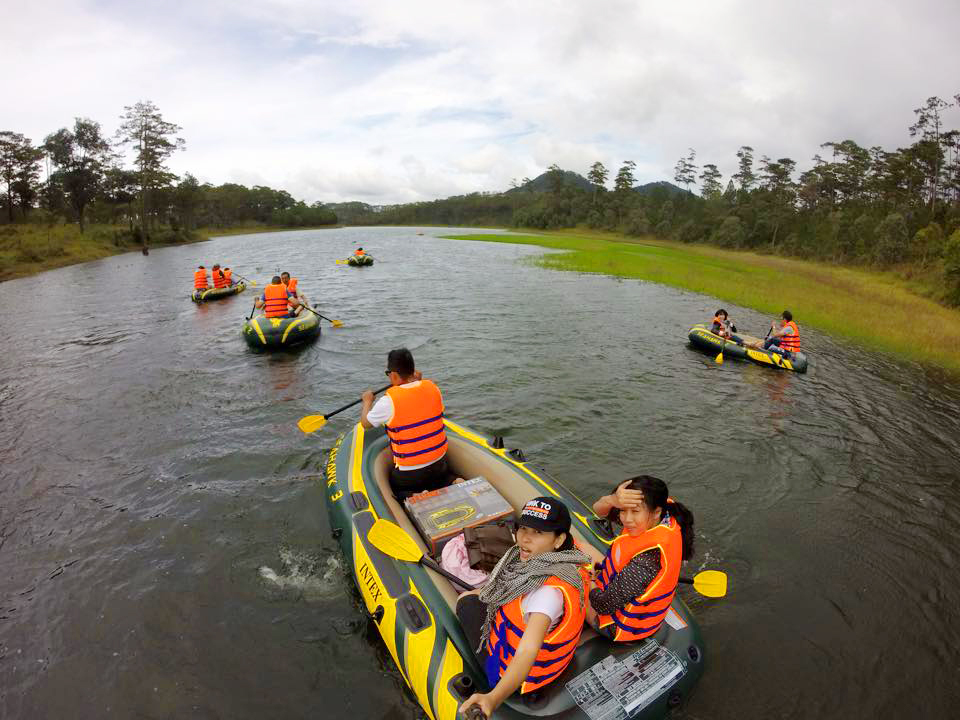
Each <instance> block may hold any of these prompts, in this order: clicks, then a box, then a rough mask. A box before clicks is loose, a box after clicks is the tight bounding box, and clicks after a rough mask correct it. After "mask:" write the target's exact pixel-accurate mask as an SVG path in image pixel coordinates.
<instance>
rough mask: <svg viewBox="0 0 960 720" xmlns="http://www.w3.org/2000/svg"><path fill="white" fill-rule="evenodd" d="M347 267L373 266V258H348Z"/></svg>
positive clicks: (358, 256)
mask: <svg viewBox="0 0 960 720" xmlns="http://www.w3.org/2000/svg"><path fill="white" fill-rule="evenodd" d="M347 265H352V266H353V267H367V266H368V265H373V256H372V255H351V256H350V257H348V258H347Z"/></svg>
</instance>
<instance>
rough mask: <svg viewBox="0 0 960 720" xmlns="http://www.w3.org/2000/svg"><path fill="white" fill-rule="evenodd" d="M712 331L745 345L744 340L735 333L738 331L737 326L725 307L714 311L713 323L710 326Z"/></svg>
mask: <svg viewBox="0 0 960 720" xmlns="http://www.w3.org/2000/svg"><path fill="white" fill-rule="evenodd" d="M710 332H712V333H713V334H714V335H719V336H720V337H722V338H726V339H727V340H732V341H733V342H735V343H736V344H737V345H743V340H741V339H740V338H739V337H737V336H736V335H735V334H734V333H736V332H737V326H736V325H734V324H733V323H732V322H731V321H730V316H729V315H728V314H727V311H726V310H724V309H723V308H720V309H719V310H717V312H716V313H714V315H713V325H711V326H710Z"/></svg>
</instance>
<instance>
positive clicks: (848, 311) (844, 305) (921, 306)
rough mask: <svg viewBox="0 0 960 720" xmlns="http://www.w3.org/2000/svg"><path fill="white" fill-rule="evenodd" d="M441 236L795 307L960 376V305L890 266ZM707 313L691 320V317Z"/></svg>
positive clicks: (594, 237)
mask: <svg viewBox="0 0 960 720" xmlns="http://www.w3.org/2000/svg"><path fill="white" fill-rule="evenodd" d="M514 232H516V231H514ZM443 237H444V238H446V239H450V240H467V241H480V242H500V243H511V244H518V245H537V246H540V247H544V248H550V249H554V250H561V251H563V252H560V253H550V254H547V255H542V256H540V257H538V258H536V259H535V262H536V264H537V265H539V266H541V267H545V268H550V269H554V270H566V271H573V272H586V273H596V274H603V275H611V276H615V277H623V278H632V279H637V280H647V281H650V282H655V283H659V284H661V285H669V286H671V287H675V288H679V289H681V290H689V291H692V292H696V293H700V294H703V295H710V296H712V297H715V298H717V299H719V300H721V301H722V302H723V303H732V304H736V305H740V306H743V307H748V308H751V309H753V310H757V311H759V312H765V313H769V314H770V315H771V317H773V316H775V315H779V314H780V312H781V311H782V310H783V309H784V308H789V309H790V310H791V311H792V312H793V314H794V317H795V319H796V320H797V321H798V324H799V325H800V327H801V328H803V326H804V325H808V326H810V327H814V328H816V329H817V330H820V331H824V332H826V333H828V334H830V335H832V336H834V337H836V338H840V339H843V340H846V341H851V342H853V343H856V344H858V345H861V346H863V347H864V348H868V349H870V350H879V351H881V352H885V353H888V354H890V355H893V356H896V357H899V358H901V359H906V360H911V361H915V362H918V363H921V364H925V365H932V366H935V367H937V368H940V369H946V370H950V371H952V372H953V373H960V311H958V310H953V309H950V308H947V307H944V306H943V305H940V304H938V303H936V302H934V301H933V300H929V299H927V298H925V297H922V296H920V295H918V294H916V293H915V292H913V291H911V289H910V288H909V286H908V284H907V282H906V281H904V280H901V279H899V278H897V277H895V276H894V275H893V274H892V273H884V272H877V271H870V270H862V269H855V268H849V267H843V266H833V265H826V264H822V263H816V262H810V261H807V260H797V259H794V258H785V257H780V256H777V255H760V254H757V253H752V252H746V251H740V250H723V249H720V248H716V247H713V246H710V245H703V244H689V245H686V244H682V243H673V242H667V241H662V240H657V239H655V238H627V237H625V236H621V235H617V234H614V233H604V232H594V231H576V230H569V231H567V230H562V231H545V232H543V231H541V232H538V233H517V234H515V235H492V234H491V235H487V234H476V233H474V234H468V235H446V236H443ZM705 319H706V318H691V319H690V324H691V326H692V325H693V324H694V323H696V322H700V321H703V320H705ZM687 329H688V328H682V331H683V332H684V333H685V332H686V331H687ZM880 331H882V333H881V332H880ZM679 332H680V331H679V330H678V333H679ZM801 333H802V329H801Z"/></svg>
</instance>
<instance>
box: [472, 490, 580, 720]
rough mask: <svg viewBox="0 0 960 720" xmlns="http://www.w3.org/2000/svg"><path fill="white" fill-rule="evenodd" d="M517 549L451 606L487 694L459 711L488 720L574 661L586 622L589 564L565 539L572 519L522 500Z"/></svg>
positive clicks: (558, 505)
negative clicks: (505, 704) (487, 687)
mask: <svg viewBox="0 0 960 720" xmlns="http://www.w3.org/2000/svg"><path fill="white" fill-rule="evenodd" d="M517 526H518V527H517V535H516V538H517V539H516V545H514V546H513V547H512V548H510V549H509V550H507V552H506V554H505V555H504V556H503V557H502V558H501V559H500V562H498V563H497V565H496V567H494V569H493V571H492V572H491V573H490V577H489V578H488V579H487V582H486V584H485V585H484V586H483V588H482V589H480V590H479V591H477V590H474V591H472V592H469V593H464V594H463V595H461V596H460V598H459V599H458V601H457V617H458V618H459V619H460V624H461V625H462V626H463V629H464V632H465V634H466V636H467V640H468V641H469V642H470V644H471V646H472V647H474V648H476V652H477V656H478V660H480V663H481V664H482V665H483V666H484V669H485V670H486V673H487V681H488V682H489V685H490V688H491V689H490V692H486V693H475V694H473V695H471V696H470V697H469V698H467V699H466V701H464V703H463V705H461V706H460V712H461V713H463V714H464V716H467V717H469V716H468V715H467V712H466V711H467V709H468V708H470V707H471V706H473V705H476V706H478V707H479V708H480V709H481V710H482V711H483V714H484V715H485V716H486V717H491V716H492V715H493V712H494V711H495V710H496V709H497V708H498V707H499V706H500V705H501V703H503V701H504V700H506V699H507V698H508V697H510V696H511V695H512V694H513V693H514V692H516V691H517V690H519V691H520V693H521V694H526V693H530V692H533V691H534V690H537V689H539V688H542V687H543V686H545V685H547V684H548V683H551V682H553V681H555V680H557V679H558V678H560V679H561V682H565V679H563V677H564V676H563V671H564V670H565V669H566V668H567V666H568V665H569V664H570V661H571V660H573V651H574V649H575V648H576V647H577V643H578V642H579V641H580V635H581V633H582V632H583V623H584V618H585V614H586V602H587V600H586V592H587V589H588V588H589V582H590V578H589V575H588V573H587V569H586V567H587V566H588V565H589V562H590V558H589V557H587V555H585V554H584V553H583V552H581V551H580V550H579V549H577V548H576V547H575V546H574V544H573V536H572V535H571V534H570V511H569V510H567V507H566V506H565V505H564V504H563V503H562V502H560V500H558V499H557V498H555V497H538V498H533V499H532V500H528V501H527V503H526V504H525V505H524V506H523V510H522V511H521V512H520V519H519V520H518V521H517Z"/></svg>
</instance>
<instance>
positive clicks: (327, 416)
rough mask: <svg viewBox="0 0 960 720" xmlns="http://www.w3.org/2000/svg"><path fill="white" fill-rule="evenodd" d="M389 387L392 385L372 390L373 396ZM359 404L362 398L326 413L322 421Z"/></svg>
mask: <svg viewBox="0 0 960 720" xmlns="http://www.w3.org/2000/svg"><path fill="white" fill-rule="evenodd" d="M391 387H393V383H391V384H390V385H384V386H383V387H382V388H380V389H379V390H374V391H373V394H374V395H379V394H380V393H382V392H383V391H384V390H387V389H388V388H391ZM361 402H363V398H362V397H361V398H359V399H357V400H354V401H353V402H351V403H347V404H346V405H344V406H343V407H342V408H337V409H336V410H334V411H333V412H328V413H327V414H326V415H324V416H323V419H324V420H329V419H330V418H332V417H333V416H334V415H336V414H338V413H342V412H343V411H344V410H349V409H350V408H352V407H353V406H354V405H359V404H360V403H361Z"/></svg>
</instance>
